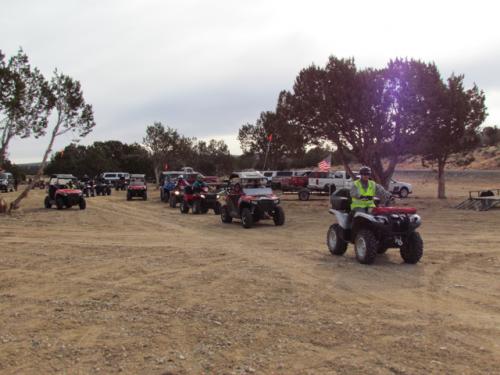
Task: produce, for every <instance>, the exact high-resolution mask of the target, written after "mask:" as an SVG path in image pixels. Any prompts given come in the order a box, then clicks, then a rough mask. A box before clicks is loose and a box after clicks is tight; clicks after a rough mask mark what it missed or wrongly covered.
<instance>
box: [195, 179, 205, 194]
mask: <svg viewBox="0 0 500 375" xmlns="http://www.w3.org/2000/svg"><path fill="white" fill-rule="evenodd" d="M206 186H207V184H206V183H205V182H204V181H203V177H202V176H201V175H198V176H196V181H195V182H194V184H193V191H195V192H200V191H201V190H202V189H203V188H204V187H206Z"/></svg>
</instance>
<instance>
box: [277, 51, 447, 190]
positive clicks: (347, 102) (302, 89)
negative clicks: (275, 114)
mask: <svg viewBox="0 0 500 375" xmlns="http://www.w3.org/2000/svg"><path fill="white" fill-rule="evenodd" d="M435 80H439V72H438V71H437V69H436V67H435V66H434V65H433V64H424V63H422V62H420V61H415V60H395V61H391V62H390V63H389V64H388V66H387V67H386V68H385V69H380V70H375V69H364V70H358V69H357V68H356V65H355V63H354V60H353V59H338V58H335V57H330V59H329V61H328V63H327V64H326V66H325V68H320V67H317V66H315V65H312V66H310V67H308V68H306V69H304V70H302V71H301V72H300V73H299V75H298V76H297V78H296V80H295V84H294V87H293V93H292V94H291V95H289V96H288V97H287V98H286V101H288V105H289V106H290V107H291V108H293V110H292V111H290V112H289V113H290V116H291V120H292V124H295V125H296V126H299V127H301V128H302V130H303V133H304V134H307V135H308V137H309V139H316V142H318V141H328V142H331V143H333V144H334V145H335V147H336V152H337V155H338V156H339V158H340V159H341V160H342V162H343V164H344V166H345V168H346V170H347V171H348V172H350V173H351V174H352V171H351V169H350V166H349V161H348V157H347V155H348V154H349V153H351V154H352V155H353V156H354V157H355V158H356V159H357V160H358V161H359V162H360V163H363V164H365V165H368V166H370V167H371V169H372V171H373V174H374V177H375V179H376V180H377V181H378V182H379V183H381V184H383V185H385V186H387V185H388V183H389V181H390V178H391V176H392V174H393V173H394V170H395V168H396V165H397V163H398V162H399V160H400V158H401V157H402V156H404V155H406V154H408V153H412V152H414V150H415V147H414V139H415V137H416V134H417V133H418V131H419V129H420V127H421V126H422V121H421V116H422V113H424V109H425V106H424V105H422V103H423V102H425V100H426V90H425V88H426V86H427V85H428V83H429V82H433V81H435ZM385 160H388V163H385Z"/></svg>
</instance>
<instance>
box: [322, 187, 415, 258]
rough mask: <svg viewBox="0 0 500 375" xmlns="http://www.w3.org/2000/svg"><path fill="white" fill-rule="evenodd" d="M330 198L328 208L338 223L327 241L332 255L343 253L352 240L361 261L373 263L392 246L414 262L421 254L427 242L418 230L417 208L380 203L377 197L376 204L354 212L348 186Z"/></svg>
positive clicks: (403, 256) (332, 228)
mask: <svg viewBox="0 0 500 375" xmlns="http://www.w3.org/2000/svg"><path fill="white" fill-rule="evenodd" d="M367 199H372V197H367ZM330 200H331V205H332V208H331V209H330V210H329V211H330V213H331V214H333V215H335V217H336V219H337V223H336V224H332V225H331V226H330V228H329V229H328V233H327V236H326V243H327V246H328V249H329V250H330V252H331V253H332V254H333V255H343V254H344V253H345V252H346V250H347V245H348V243H349V242H350V243H353V244H354V252H355V254H356V259H357V260H358V261H359V262H360V263H362V264H371V263H373V262H374V261H375V258H376V257H377V254H382V253H385V252H386V251H387V250H388V249H389V248H399V252H400V254H401V257H402V258H403V261H404V262H405V263H410V264H415V263H417V262H418V261H419V260H420V258H422V255H423V251H424V244H423V241H422V238H421V237H420V234H419V233H418V232H417V231H416V229H417V228H418V227H419V226H420V224H421V222H422V220H421V218H420V216H419V215H417V210H416V209H415V208H412V207H381V206H380V201H379V200H378V199H376V198H375V202H376V203H375V204H376V205H377V207H375V208H373V209H369V210H367V212H363V211H358V212H355V213H352V212H351V197H350V192H349V189H340V190H338V191H336V192H335V193H334V194H332V196H331V199H330Z"/></svg>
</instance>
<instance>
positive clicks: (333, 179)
mask: <svg viewBox="0 0 500 375" xmlns="http://www.w3.org/2000/svg"><path fill="white" fill-rule="evenodd" d="M354 173H355V174H357V172H354ZM307 177H308V178H307V186H306V187H304V188H302V189H300V190H299V192H298V197H299V199H300V200H301V201H307V200H309V198H310V196H311V193H333V192H335V191H336V190H338V189H344V188H345V189H350V188H351V186H352V184H353V180H352V178H351V176H350V175H349V173H347V172H346V171H337V172H320V171H314V172H311V173H310V174H309V175H308V176H307Z"/></svg>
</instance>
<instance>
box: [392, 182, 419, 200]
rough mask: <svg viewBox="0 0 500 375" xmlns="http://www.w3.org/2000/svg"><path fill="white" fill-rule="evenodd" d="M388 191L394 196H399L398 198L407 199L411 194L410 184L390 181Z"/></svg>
mask: <svg viewBox="0 0 500 375" xmlns="http://www.w3.org/2000/svg"><path fill="white" fill-rule="evenodd" d="M389 191H390V192H391V193H392V194H394V195H399V197H400V198H407V197H408V195H410V194H411V193H413V189H412V186H411V184H409V183H407V182H401V181H396V180H393V179H391V182H390V183H389Z"/></svg>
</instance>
